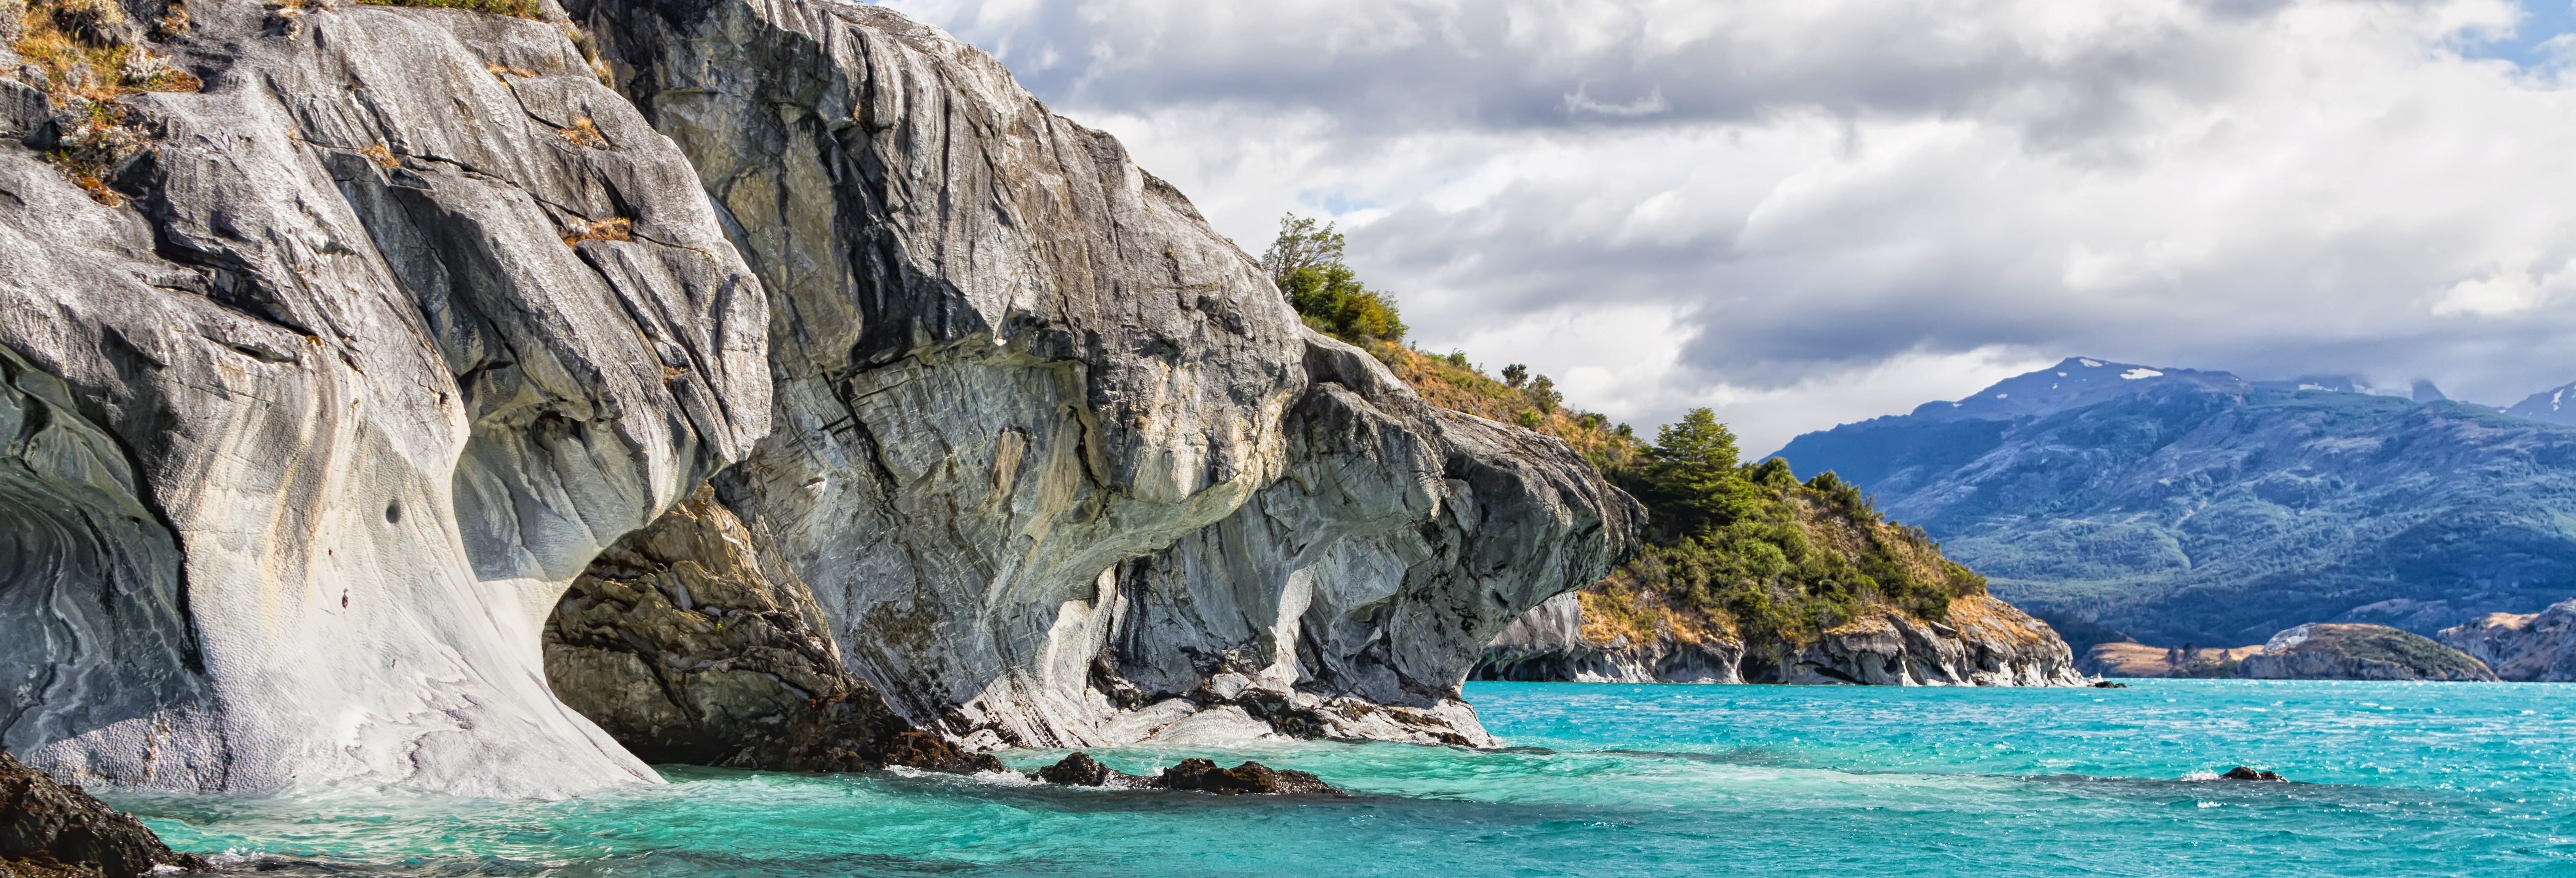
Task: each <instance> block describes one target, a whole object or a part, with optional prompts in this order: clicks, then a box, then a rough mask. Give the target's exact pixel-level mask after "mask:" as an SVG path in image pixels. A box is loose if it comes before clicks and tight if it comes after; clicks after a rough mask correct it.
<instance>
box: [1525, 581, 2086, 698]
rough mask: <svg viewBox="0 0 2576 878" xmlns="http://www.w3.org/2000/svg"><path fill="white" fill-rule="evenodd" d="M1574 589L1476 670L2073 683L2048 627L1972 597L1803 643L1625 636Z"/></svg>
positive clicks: (2067, 656)
mask: <svg viewBox="0 0 2576 878" xmlns="http://www.w3.org/2000/svg"><path fill="white" fill-rule="evenodd" d="M1578 597H1579V596H1577V595H1565V596H1561V597H1558V598H1555V599H1553V600H1550V601H1549V602H1547V603H1546V604H1544V605H1542V606H1540V607H1538V608H1536V609H1534V610H1532V611H1531V612H1530V613H1528V614H1527V615H1524V616H1522V617H1521V618H1520V619H1519V620H1517V621H1515V622H1514V623H1513V624H1512V626H1511V627H1510V628H1508V629H1506V630H1505V632H1504V633H1503V635H1502V636H1501V637H1500V638H1498V639H1497V640H1496V641H1495V642H1494V644H1493V645H1492V646H1489V647H1487V648H1486V651H1485V658H1484V662H1483V663H1482V664H1481V665H1480V666H1479V667H1478V669H1477V671H1476V676H1477V678H1478V679H1488V680H1526V681H1558V682H1621V683H1650V682H1668V683H1792V684H1832V683H1857V684H1865V685H1894V686H2082V685H2087V684H2088V681H2086V680H2085V679H2084V677H2083V675H2081V674H2078V673H2077V672H2076V671H2075V669H2074V656H2073V654H2072V653H2071V652H2069V651H2068V649H2067V647H2066V643H2065V642H2064V641H2062V640H2059V639H2058V638H2057V635H2056V634H2055V633H2054V632H2051V631H2050V630H2049V629H2048V626H2047V625H2045V624H2042V623H2040V622H2039V621H2038V620H2036V619H2032V618H2031V617H2030V616H2029V615H2027V614H2024V613H2022V612H2021V611H2020V610H2017V609H2014V608H2013V607H2012V605H2010V604H2006V603H2004V602H2002V601H1999V600H1996V599H1994V598H1991V597H1986V596H1983V595H1976V596H1971V597H1964V598H1959V599H1957V600H1954V601H1952V602H1951V603H1950V608H1949V609H1950V612H1949V618H1948V619H1947V620H1945V621H1931V620H1925V619H1917V618H1914V617H1911V616H1908V615H1906V614H1903V613H1899V612H1895V611H1893V610H1887V609H1883V608H1882V609H1879V610H1877V611H1876V612H1874V613H1871V614H1869V615H1864V616H1863V617H1861V618H1858V619H1854V620H1852V621H1850V622H1846V623H1844V624H1843V625H1840V626H1837V627H1834V628H1831V629H1828V630H1826V631H1825V632H1823V633H1822V634H1821V635H1820V636H1818V637H1817V638H1816V639H1815V640H1814V641H1813V642H1809V643H1761V644H1752V645H1750V646H1748V645H1747V644H1745V643H1744V642H1743V640H1742V639H1741V638H1740V637H1737V636H1733V635H1727V636H1722V637H1704V638H1699V639H1696V640H1692V641H1684V640H1682V639H1681V638H1677V637H1674V636H1672V634H1671V633H1670V632H1658V634H1659V636H1658V637H1657V638H1656V639H1655V640H1653V641H1650V642H1646V643H1631V642H1629V641H1627V640H1626V639H1625V638H1622V637H1619V636H1617V635H1614V634H1609V633H1607V631H1606V630H1604V629H1603V628H1601V627H1595V628H1592V629H1590V630H1591V633H1587V629H1586V627H1585V626H1584V624H1583V607H1582V604H1581V603H1580V601H1579V600H1578Z"/></svg>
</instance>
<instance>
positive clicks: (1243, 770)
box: [1029, 751, 1341, 795]
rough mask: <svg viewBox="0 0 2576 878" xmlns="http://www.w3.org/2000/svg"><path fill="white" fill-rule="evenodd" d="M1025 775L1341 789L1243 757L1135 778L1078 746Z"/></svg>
mask: <svg viewBox="0 0 2576 878" xmlns="http://www.w3.org/2000/svg"><path fill="white" fill-rule="evenodd" d="M1029 776H1030V777H1033V778H1036V779H1038V780H1043V781H1046V782H1047V783H1052V784H1063V785H1066V786H1082V787H1132V788H1139V789H1168V790H1195V791H1198V792H1204V793H1217V794H1220V795H1284V794H1332V795H1338V794H1340V792H1341V791H1340V790H1336V789H1334V788H1333V787H1332V785H1330V784H1327V783H1324V781H1323V779H1322V778H1318V777H1316V776H1314V775H1313V774H1309V773H1307V772H1303V771H1295V770H1290V769H1274V768H1271V767H1269V766H1267V765H1263V764H1261V763H1258V762H1252V761H1249V760H1247V761H1245V762H1244V763H1243V764H1241V765H1237V766H1235V767H1233V768H1219V767H1217V764H1216V762H1214V761H1213V760H1208V759H1196V758H1193V759H1183V760H1181V762H1180V764H1178V765H1174V766H1172V767H1170V768H1166V769H1163V770H1162V771H1161V772H1159V773H1157V774H1155V775H1154V776H1152V777H1138V776H1136V775H1132V774H1127V773H1124V772H1120V771H1118V770H1116V769H1112V768H1110V767H1108V766H1106V765H1102V764H1100V762H1099V761H1098V760H1095V759H1092V758H1091V754H1089V753H1083V752H1079V751H1077V752H1075V753H1073V754H1072V755H1069V756H1066V757H1064V758H1063V759H1061V760H1058V761H1057V762H1056V763H1055V764H1053V765H1049V766H1047V767H1045V768H1040V769H1038V770H1037V771H1036V772H1034V773H1032V774H1030V775H1029Z"/></svg>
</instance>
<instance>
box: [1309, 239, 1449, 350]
mask: <svg viewBox="0 0 2576 878" xmlns="http://www.w3.org/2000/svg"><path fill="white" fill-rule="evenodd" d="M1342 246H1343V241H1342V233H1341V232H1338V231H1335V230H1334V229H1333V227H1332V226H1331V225H1330V224H1325V225H1322V226H1318V225H1317V224H1316V222H1315V221H1314V220H1312V219H1307V218H1305V217H1300V216H1298V215H1296V214H1293V213H1292V214H1289V215H1287V216H1285V217H1282V218H1281V219H1280V220H1279V237H1278V238H1276V239H1274V240H1272V241H1271V242H1270V249H1268V250H1266V251H1263V252H1262V254H1261V267H1262V269H1263V270H1265V271H1268V272H1270V280H1271V282H1272V283H1275V284H1278V285H1279V293H1280V295H1283V296H1286V297H1287V298H1288V304H1289V306H1290V307H1292V308H1295V309H1297V314H1298V316H1300V317H1302V318H1304V319H1305V321H1306V325H1308V326H1312V327H1314V328H1315V329H1316V330H1317V331H1320V332H1323V333H1326V334H1329V335H1332V336H1335V337H1337V338H1340V339H1342V340H1344V341H1349V342H1352V343H1359V342H1363V341H1369V340H1385V341H1400V340H1402V339H1403V338H1404V334H1405V326H1404V318H1403V317H1402V316H1401V315H1399V314H1398V313H1397V312H1396V307H1395V297H1393V296H1390V295H1388V294H1386V293H1383V292H1379V291H1376V290H1371V289H1368V288H1367V287H1365V286H1362V285H1361V284H1360V281H1359V277H1358V276H1357V275H1356V274H1353V273H1352V272H1351V267H1350V266H1349V265H1348V264H1346V263H1344V262H1343V261H1342ZM1459 360H1460V362H1461V364H1462V365H1463V362H1464V360H1465V357H1464V355H1463V354H1462V355H1459Z"/></svg>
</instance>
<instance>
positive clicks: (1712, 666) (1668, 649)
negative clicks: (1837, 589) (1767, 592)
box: [1475, 594, 1746, 683]
mask: <svg viewBox="0 0 2576 878" xmlns="http://www.w3.org/2000/svg"><path fill="white" fill-rule="evenodd" d="M1596 634H1597V635H1598V636H1597V637H1596V636H1591V635H1586V634H1585V633H1584V630H1583V602H1582V600H1581V595H1574V594H1562V595H1557V596H1556V597H1553V598H1549V599H1547V601H1546V602H1545V603H1542V604H1539V605H1538V606H1537V607H1533V608H1531V609H1530V611H1529V612H1527V613H1524V614H1522V615H1521V617H1520V618H1518V619H1514V620H1512V624H1510V625H1508V626H1505V627H1504V628H1503V633H1502V634H1501V635H1499V636H1497V637H1495V638H1494V642H1493V643H1491V644H1487V645H1486V647H1485V654H1484V658H1483V660H1482V661H1480V662H1478V663H1477V665H1476V671H1475V677H1476V679H1479V680H1511V681H1516V682H1527V683H1541V682H1558V683H1742V682H1746V681H1745V679H1744V644H1743V643H1742V642H1740V641H1738V640H1736V639H1731V638H1721V637H1705V638H1690V639H1685V638H1683V637H1679V636H1676V635H1675V634H1674V633H1673V632H1671V631H1658V632H1657V633H1656V637H1655V638H1654V639H1652V640H1649V641H1646V642H1643V643H1632V642H1629V641H1628V639H1627V638H1626V637H1624V636H1621V635H1618V634H1615V633H1609V632H1596Z"/></svg>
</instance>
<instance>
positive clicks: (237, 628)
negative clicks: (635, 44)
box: [0, 0, 771, 796]
mask: <svg viewBox="0 0 2576 878" xmlns="http://www.w3.org/2000/svg"><path fill="white" fill-rule="evenodd" d="M190 9H191V11H192V15H193V19H194V22H195V25H194V30H193V35H190V36H185V37H178V38H174V39H173V41H172V42H170V43H169V44H167V45H164V46H161V47H160V51H164V52H166V53H167V54H169V55H171V56H172V57H173V58H174V59H175V60H176V61H177V63H179V64H180V65H181V66H183V67H186V68H187V69H191V70H196V71H200V72H201V73H202V75H203V77H204V89H203V91H202V93H163V94H144V95H135V96H131V97H128V98H126V100H125V105H126V106H127V107H129V108H130V110H129V111H128V112H130V113H131V114H132V117H133V118H136V119H139V120H140V121H139V122H138V123H137V124H136V126H135V129H134V130H137V131H141V132H144V133H145V134H148V135H149V136H150V138H151V141H150V143H149V144H148V145H147V146H146V148H144V149H143V150H142V151H141V152H139V153H136V154H135V155H134V156H133V157H132V158H131V159H130V160H128V161H127V162H126V163H125V164H123V165H122V166H120V167H119V168H117V169H116V170H115V171H114V173H113V174H112V175H111V176H110V179H109V180H108V185H109V186H111V187H112V188H113V190H114V192H112V193H109V194H110V195H112V196H113V197H110V198H108V200H114V201H120V202H121V203H122V206H117V207H110V206H107V205H106V204H103V203H102V202H101V201H99V200H94V199H93V198H92V197H91V196H90V195H89V194H85V193H84V192H83V190H82V189H80V188H79V187H78V186H77V185H75V183H74V182H73V181H71V180H69V179H67V178H66V175H65V174H63V173H61V172H58V171H57V169H56V168H54V167H51V166H48V165H47V164H45V163H44V162H42V161H40V160H39V155H40V153H41V152H42V151H43V150H45V149H49V148H51V145H50V144H48V143H43V142H38V143H36V144H35V145H34V146H28V145H23V144H21V143H17V142H8V143H0V202H4V203H5V204H6V208H5V209H0V462H5V464H6V465H5V466H0V693H5V694H0V699H5V700H0V744H5V745H6V746H7V747H8V748H9V749H11V750H13V751H16V752H19V753H21V754H23V755H25V756H27V757H28V759H29V761H30V762H32V763H34V764H36V765H38V766H40V767H44V768H46V769H48V770H51V771H53V772H54V773H55V774H57V775H58V776H62V777H64V778H65V779H66V780H78V781H81V782H110V783H117V784H129V785H138V786H152V787H164V788H180V789H206V790H263V789H277V788H282V787H290V786H308V785H316V784H324V783H330V782H334V781H340V780H350V779H361V780H364V781H367V782H371V783H388V784H398V785H405V786H411V787H416V788H423V789H433V790H442V791H449V792H456V793H465V794H480V795H510V796H518V795H562V794H569V793H575V792H579V791H583V790H589V789H597V788H600V787H602V786H605V785H611V784H619V783H636V782H646V781H652V780H655V779H656V778H655V776H654V775H653V773H652V772H651V771H650V770H649V769H647V768H646V767H645V766H644V764H643V763H641V762H638V761H636V760H635V759H634V758H633V757H632V756H629V755H628V754H627V753H626V751H625V750H624V749H622V748H620V747H619V746H617V745H616V743H614V742H613V741H611V740H610V739H609V738H608V737H607V736H606V735H604V734H602V733H601V732H600V731H599V730H598V729H597V727H595V726H594V725H593V724H591V723H590V722H589V721H587V720H585V719H583V718H582V717H581V716H579V715H578V714H576V713H574V712H572V711H570V710H568V709H565V708H564V707H563V705H562V704H561V703H559V702H557V701H556V700H555V698H554V697H553V696H552V695H551V694H549V693H548V692H547V689H546V686H545V684H544V682H543V681H544V677H543V674H542V670H541V668H540V656H539V651H538V649H537V644H538V631H539V627H540V625H541V624H542V622H543V620H544V619H545V616H546V613H547V612H548V610H549V609H550V608H552V607H553V606H554V604H555V601H556V598H557V597H558V596H559V595H560V594H561V592H562V589H563V587H564V586H565V584H566V583H568V582H570V581H571V580H572V579H573V578H574V577H575V576H577V575H579V574H580V573H581V571H582V569H583V568H584V567H585V566H586V565H587V564H589V562H590V561H591V558H592V556H593V555H594V554H596V553H597V552H598V551H599V549H600V548H601V547H603V546H604V545H606V544H607V543H608V542H609V541H611V540H613V539H615V538H616V537H617V536H618V535H620V534H623V533H625V532H626V531H629V530H632V529H634V528H637V527H640V526H642V525H643V524H645V523H646V522H649V521H651V520H652V519H653V518H654V517H655V516H656V515H658V514H660V513H661V511H662V510H663V509H664V508H665V507H666V506H668V505H670V504H671V503H672V502H673V501H675V500H677V499H679V498H680V497H682V496H683V495H685V494H686V493H687V492H688V491H689V490H690V489H691V488H692V487H693V486H694V485H695V484H697V483H698V482H699V481H701V480H703V479H705V478H706V477H707V476H709V475H710V474H712V473H714V472H715V471H716V470H717V469H719V468H721V467H723V466H724V465H726V464H727V463H729V462H731V461H733V460H736V459H739V458H741V457H743V456H745V455H746V454H748V453H749V451H750V449H751V444H752V442H753V441H754V440H756V439H758V438H759V437H760V436H762V435H765V434H767V433H768V428H769V417H770V413H771V404H770V385H769V380H768V379H769V374H768V363H767V360H766V354H767V350H766V346H765V335H766V331H767V328H768V324H769V316H768V313H767V299H766V296H765V295H764V293H763V292H762V290H761V287H760V283H759V280H758V279H757V278H756V277H755V276H753V275H752V273H751V272H750V271H749V270H748V269H747V267H746V266H745V265H744V264H743V262H742V261H741V259H740V258H739V257H738V256H736V255H735V253H734V251H733V250H732V249H731V248H730V247H729V246H727V244H726V241H725V238H724V236H723V231H722V229H721V228H720V227H719V224H718V221H717V214H716V212H715V211H714V210H712V209H711V208H710V207H709V206H708V204H707V201H706V199H705V197H704V196H703V194H702V191H701V187H700V186H699V183H698V178H697V175H696V174H695V173H694V172H693V171H692V170H691V168H690V166H689V164H688V162H687V161H686V159H685V158H684V157H683V156H682V155H681V153H680V152H679V151H678V150H676V149H674V148H673V147H672V145H671V143H670V142H669V141H668V140H666V139H665V138H663V137H662V136H661V135H660V134H657V133H655V132H654V131H653V129H652V128H651V127H650V126H649V125H647V124H646V123H645V121H644V119H643V117H642V116H641V115H639V114H638V113H636V112H635V110H634V109H633V108H632V107H631V106H630V105H629V104H628V103H627V102H626V101H624V100H623V99H621V98H620V97H618V96H617V95H616V94H615V93H614V92H612V91H610V90H609V89H608V88H607V87H605V86H603V85H601V83H600V81H599V79H598V78H597V77H596V76H595V75H594V73H593V72H592V70H591V69H590V67H589V65H588V63H587V61H586V60H585V59H584V57H583V56H582V54H581V53H580V52H579V51H577V50H576V49H575V47H574V44H573V43H572V42H571V41H570V40H569V39H568V38H567V36H566V32H565V31H564V30H563V29H562V28H560V27H558V26H556V25H552V24H547V23H543V22H538V21H529V20H522V19H509V18H495V17H489V16H482V15H475V14H471V13H465V12H460V11H449V10H417V9H386V8H380V7H372V6H352V7H344V8H338V9H324V8H320V7H311V8H307V9H304V10H302V11H301V12H300V13H299V14H295V15H284V14H282V13H281V14H279V15H272V14H271V12H270V10H268V9H266V8H264V7H263V6H261V5H260V4H257V3H252V2H246V0H218V2H207V3H193V4H190ZM24 69H25V68H20V67H18V66H16V65H15V64H14V62H13V63H7V64H0V71H23V70H24ZM25 75H26V74H24V73H23V72H19V73H15V74H0V76H18V77H24V76H25ZM20 85H25V83H20ZM28 92H29V89H24V88H21V89H18V90H16V91H13V92H12V94H13V95H14V97H13V98H12V99H13V100H17V99H22V98H26V97H27V93H28ZM38 99H39V100H41V96H39V98H38ZM22 103H23V101H22ZM46 106H47V107H49V108H50V110H51V111H53V112H55V113H57V114H72V113H74V112H75V109H76V108H71V107H51V106H50V105H46ZM70 121H77V120H70ZM63 130H67V128H66V126H63V125H51V126H49V127H44V128H42V129H41V130H37V131H34V132H33V133H32V134H30V135H29V139H30V140H35V141H42V140H43V139H44V138H46V137H49V136H52V132H60V131H63ZM567 132H570V133H567ZM103 197H105V196H103Z"/></svg>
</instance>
